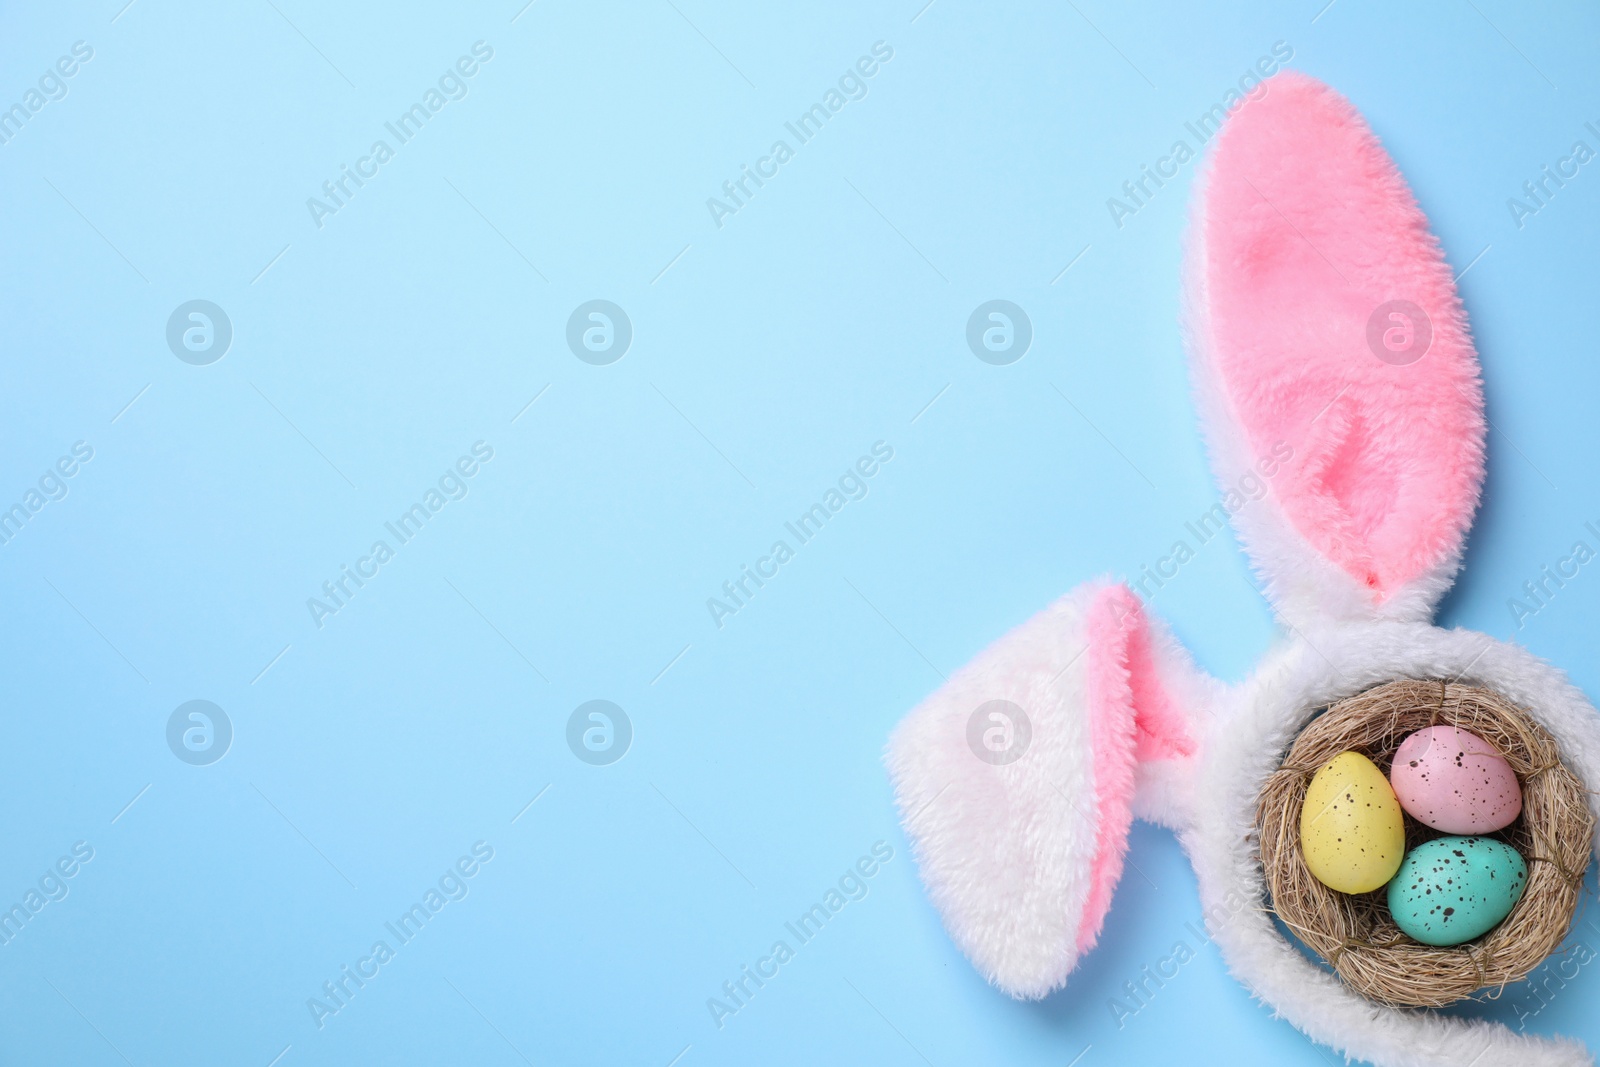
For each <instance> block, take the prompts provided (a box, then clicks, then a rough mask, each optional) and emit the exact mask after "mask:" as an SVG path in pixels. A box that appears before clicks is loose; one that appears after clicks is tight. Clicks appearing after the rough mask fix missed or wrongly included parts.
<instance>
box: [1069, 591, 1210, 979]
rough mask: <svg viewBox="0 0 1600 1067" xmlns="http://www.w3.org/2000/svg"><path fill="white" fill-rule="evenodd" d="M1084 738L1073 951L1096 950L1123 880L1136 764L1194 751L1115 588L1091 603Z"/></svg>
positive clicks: (1133, 611) (1139, 624)
mask: <svg viewBox="0 0 1600 1067" xmlns="http://www.w3.org/2000/svg"><path fill="white" fill-rule="evenodd" d="M1085 623H1086V626H1085V636H1086V638H1087V639H1088V642H1089V645H1088V650H1087V652H1086V653H1085V655H1087V656H1088V658H1089V662H1088V670H1087V673H1088V703H1089V737H1090V743H1091V744H1092V745H1093V747H1094V782H1095V805H1096V810H1097V812H1098V815H1099V819H1098V823H1097V825H1096V827H1095V855H1094V862H1093V865H1092V867H1091V868H1090V875H1089V877H1090V887H1089V897H1088V900H1087V901H1086V902H1085V903H1084V910H1083V916H1082V918H1081V919H1080V920H1079V923H1078V952H1079V954H1080V955H1081V954H1082V953H1084V952H1087V951H1088V950H1089V949H1091V948H1093V947H1094V943H1095V941H1096V940H1098V939H1099V937H1100V930H1101V928H1102V926H1103V925H1104V923H1105V917H1106V912H1107V911H1108V910H1110V908H1111V897H1112V894H1113V893H1114V892H1115V890H1116V887H1117V881H1118V879H1120V878H1121V877H1122V857H1123V854H1124V853H1125V852H1126V851H1127V848H1128V829H1129V827H1130V826H1132V824H1133V790H1134V767H1135V765H1136V764H1137V763H1139V762H1142V761H1145V760H1153V759H1175V758H1181V757H1187V756H1192V755H1193V754H1194V752H1195V743H1194V740H1193V738H1191V737H1190V736H1189V732H1188V728H1187V725H1186V723H1185V721H1184V718H1183V714H1182V712H1181V710H1180V709H1179V708H1178V705H1177V704H1176V702H1174V701H1173V699H1172V697H1171V695H1170V694H1169V693H1168V692H1167V690H1166V688H1165V686H1163V685H1162V684H1161V678H1160V675H1159V673H1158V671H1157V666H1156V660H1155V654H1154V653H1155V650H1154V648H1153V647H1152V643H1151V636H1150V626H1149V621H1148V620H1147V619H1146V618H1145V614H1144V607H1143V605H1142V604H1141V603H1140V602H1139V598H1138V597H1136V596H1134V594H1133V591H1132V590H1130V589H1129V588H1128V587H1127V586H1125V585H1115V586H1111V587H1109V588H1107V589H1106V590H1105V591H1103V592H1102V593H1101V594H1100V595H1099V596H1098V597H1097V598H1096V599H1095V601H1094V603H1093V604H1091V605H1090V607H1089V611H1088V614H1087V618H1086V619H1085Z"/></svg>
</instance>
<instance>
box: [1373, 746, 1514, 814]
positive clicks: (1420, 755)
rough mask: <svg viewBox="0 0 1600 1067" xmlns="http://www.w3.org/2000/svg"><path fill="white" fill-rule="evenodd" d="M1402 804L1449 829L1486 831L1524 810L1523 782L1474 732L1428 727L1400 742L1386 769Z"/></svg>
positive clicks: (1410, 812) (1405, 807) (1406, 810)
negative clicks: (1391, 764)
mask: <svg viewBox="0 0 1600 1067" xmlns="http://www.w3.org/2000/svg"><path fill="white" fill-rule="evenodd" d="M1389 784H1390V785H1392V786H1393V787H1394V795H1395V796H1396V797H1397V798H1399V801H1400V806H1401V807H1402V808H1404V809H1405V812H1406V814H1407V815H1410V816H1411V817H1412V818H1413V819H1416V820H1417V821H1418V822H1422V823H1426V824H1427V825H1429V826H1431V827H1433V828H1434V829H1435V830H1443V831H1444V832H1445V833H1447V834H1487V833H1492V832H1493V831H1495V830H1502V829H1504V828H1505V827H1507V826H1510V825H1511V822H1512V820H1514V819H1515V818H1516V817H1517V815H1518V814H1519V813H1520V812H1521V811H1522V787H1521V786H1520V785H1518V784H1517V776H1516V774H1515V773H1513V772H1512V770H1511V765H1510V764H1509V763H1507V762H1506V761H1505V758H1504V757H1503V756H1501V755H1500V753H1498V752H1496V751H1495V749H1494V746H1493V745H1491V744H1489V742H1487V741H1485V740H1484V739H1483V738H1481V737H1479V736H1478V735H1477V734H1469V733H1468V732H1467V731H1465V730H1462V729H1458V728H1457V727H1454V726H1430V727H1428V728H1427V729H1426V730H1418V731H1417V732H1416V733H1414V734H1412V735H1411V736H1410V737H1407V738H1406V739H1405V740H1404V741H1402V742H1400V748H1399V750H1398V751H1396V752H1395V754H1394V764H1393V766H1391V767H1390V768H1389Z"/></svg>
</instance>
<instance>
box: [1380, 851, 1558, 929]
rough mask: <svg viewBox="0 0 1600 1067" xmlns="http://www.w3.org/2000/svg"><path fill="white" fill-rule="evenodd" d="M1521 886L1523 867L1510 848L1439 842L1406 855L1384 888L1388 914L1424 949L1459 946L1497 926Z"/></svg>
mask: <svg viewBox="0 0 1600 1067" xmlns="http://www.w3.org/2000/svg"><path fill="white" fill-rule="evenodd" d="M1527 886H1528V865H1527V863H1526V862H1524V861H1523V859H1522V857H1521V856H1520V855H1518V854H1517V850H1516V849H1514V848H1512V847H1511V846H1510V845H1507V844H1503V843H1501V842H1499V841H1492V840H1490V839H1489V838H1487V837H1441V838H1438V839H1437V840H1434V841H1429V842H1428V843H1427V844H1423V845H1418V846H1417V847H1416V848H1414V849H1412V850H1411V851H1410V852H1408V853H1406V858H1405V860H1404V861H1403V862H1402V863H1401V864H1400V873H1398V874H1396V875H1395V876H1394V880H1393V881H1391V882H1390V883H1389V914H1390V915H1392V916H1394V921H1395V925H1396V926H1398V927H1400V929H1401V930H1403V931H1405V932H1406V934H1408V935H1409V936H1410V937H1412V938H1413V939H1414V940H1417V941H1421V942H1422V943H1423V944H1424V945H1440V946H1443V945H1459V944H1461V943H1462V942H1463V941H1471V940H1472V939H1473V938H1475V937H1479V936H1482V935H1483V934H1486V933H1488V932H1489V931H1490V930H1492V929H1494V928H1495V926H1497V925H1499V923H1500V921H1501V920H1502V919H1504V918H1505V917H1506V916H1507V915H1509V914H1511V909H1512V908H1514V907H1516V904H1517V901H1519V900H1521V899H1522V891H1523V890H1524V889H1526V888H1527Z"/></svg>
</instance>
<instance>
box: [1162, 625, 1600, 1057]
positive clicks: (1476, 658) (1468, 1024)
mask: <svg viewBox="0 0 1600 1067" xmlns="http://www.w3.org/2000/svg"><path fill="white" fill-rule="evenodd" d="M1395 678H1452V679H1460V680H1461V681H1464V682H1469V683H1476V684H1482V685H1486V686H1490V687H1492V688H1494V689H1497V690H1499V691H1500V692H1502V693H1504V694H1506V695H1507V696H1509V697H1511V698H1512V699H1513V700H1515V701H1517V703H1519V704H1521V705H1522V706H1523V707H1526V708H1528V709H1529V710H1530V713H1531V714H1533V715H1534V717H1535V718H1537V719H1538V720H1539V721H1540V722H1541V723H1542V724H1543V725H1544V726H1545V727H1546V728H1547V729H1548V730H1549V731H1550V732H1551V734H1553V735H1554V736H1555V737H1557V738H1558V739H1560V742H1561V752H1562V757H1563V759H1564V760H1565V761H1566V762H1567V763H1568V765H1569V766H1571V767H1572V769H1573V770H1574V771H1575V772H1576V773H1577V774H1578V775H1579V776H1580V777H1581V778H1582V779H1583V780H1584V781H1587V782H1597V781H1600V717H1597V716H1596V713H1595V710H1594V708H1593V707H1592V706H1591V705H1590V704H1589V702H1588V700H1587V699H1586V698H1585V697H1584V695H1583V694H1582V693H1581V692H1580V691H1579V690H1578V689H1576V688H1575V687H1574V686H1572V685H1571V683H1569V682H1568V681H1567V680H1566V678H1565V677H1564V676H1563V675H1562V674H1561V673H1560V672H1559V671H1557V670H1555V669H1554V668H1552V667H1550V666H1548V665H1546V664H1544V663H1542V662H1540V661H1539V660H1538V659H1536V658H1535V657H1533V656H1532V655H1531V654H1529V653H1528V652H1526V651H1524V650H1523V649H1520V648H1518V647H1516V646H1514V645H1508V644H1504V643H1502V642H1499V641H1495V640H1494V639H1492V638H1490V637H1487V636H1485V635H1484V634H1480V633H1473V632H1471V631H1466V630H1441V629H1439V628H1437V627H1434V626H1429V625H1426V624H1407V623H1365V624H1348V625H1344V624H1324V625H1322V626H1320V627H1315V628H1313V629H1310V630H1308V631H1307V632H1306V634H1305V635H1304V636H1295V637H1293V638H1291V639H1290V640H1289V641H1288V642H1287V643H1286V644H1285V645H1283V646H1282V647H1281V648H1280V649H1278V650H1277V651H1276V652H1275V653H1274V654H1273V655H1272V656H1270V657H1269V658H1268V660H1267V662H1266V664H1265V665H1264V666H1263V667H1262V668H1261V669H1260V670H1259V671H1258V672H1257V673H1256V675H1255V676H1254V677H1253V678H1252V679H1250V680H1249V681H1248V682H1246V683H1244V684H1243V685H1241V686H1239V687H1237V688H1235V689H1232V690H1229V691H1228V692H1226V693H1224V694H1223V696H1222V701H1223V706H1222V707H1221V708H1220V709H1219V714H1218V716H1217V719H1216V722H1215V725H1214V728H1213V729H1212V730H1211V731H1210V733H1209V734H1208V736H1207V738H1206V743H1205V748H1204V750H1203V756H1202V759H1201V766H1200V772H1199V779H1198V781H1197V791H1196V793H1195V794H1194V795H1193V796H1192V798H1191V804H1192V810H1193V812H1194V821H1193V824H1192V828H1191V829H1189V830H1186V831H1183V832H1182V833H1180V835H1179V836H1180V840H1181V841H1182V843H1183V845H1184V848H1185V849H1186V850H1187V851H1188V853H1189V857H1190V860H1191V862H1193V864H1194V868H1195V871H1196V873H1197V875H1198V878H1199V885H1200V899H1201V904H1202V906H1203V908H1204V909H1205V911H1206V913H1207V915H1208V916H1226V918H1224V919H1222V921H1219V922H1216V923H1214V924H1212V923H1208V925H1210V926H1211V927H1212V929H1211V933H1212V935H1213V937H1214V938H1215V939H1216V942H1217V945H1218V947H1219V948H1220V949H1221V951H1222V954H1223V957H1224V959H1226V960H1227V962H1228V966H1229V968H1230V969H1231V970H1232V971H1233V973H1234V975H1235V977H1237V978H1238V979H1239V980H1240V981H1241V982H1243V983H1244V984H1245V985H1246V986H1248V987H1249V988H1250V990H1251V991H1252V992H1253V993H1254V994H1255V995H1256V996H1257V997H1258V998H1260V999H1261V1000H1262V1001H1263V1002H1265V1003H1266V1004H1268V1005H1269V1006H1271V1007H1272V1008H1274V1009H1275V1010H1276V1011H1277V1013H1278V1014H1279V1015H1280V1016H1282V1017H1283V1018H1285V1019H1287V1020H1288V1021H1289V1022H1291V1023H1292V1024H1294V1026H1295V1027H1297V1028H1298V1029H1300V1030H1301V1031H1302V1032H1304V1033H1305V1034H1306V1035H1307V1036H1308V1037H1310V1038H1312V1039H1313V1040H1315V1041H1317V1042H1319V1043H1321V1044H1325V1045H1328V1046H1330V1047H1332V1048H1335V1049H1338V1050H1340V1051H1341V1052H1343V1053H1345V1054H1346V1055H1347V1056H1349V1057H1353V1058H1355V1059H1361V1060H1368V1061H1371V1062H1373V1063H1376V1064H1381V1065H1383V1067H1461V1065H1464V1064H1473V1065H1474V1067H1578V1065H1581V1064H1591V1063H1592V1062H1593V1060H1592V1059H1591V1058H1590V1056H1589V1053H1588V1052H1587V1051H1586V1050H1585V1048H1584V1047H1583V1045H1581V1044H1580V1043H1577V1042H1574V1041H1566V1040H1548V1039H1543V1038H1537V1037H1532V1036H1528V1035H1524V1034H1519V1033H1515V1032H1513V1031H1511V1030H1509V1029H1507V1028H1506V1027H1504V1026H1502V1025H1500V1024H1499V1023H1491V1022H1485V1021H1479V1020H1467V1019H1460V1018H1454V1017H1448V1016H1443V1015H1439V1014H1437V1013H1434V1012H1427V1011H1413V1010H1407V1009H1400V1008H1388V1007H1383V1006H1380V1005H1377V1004H1375V1003H1373V1002H1372V1001H1369V1000H1367V999H1365V998H1364V997H1362V996H1361V995H1360V994H1358V993H1356V992H1355V991H1354V990H1352V989H1351V988H1350V987H1348V986H1346V985H1345V984H1344V983H1343V982H1342V981H1340V980H1339V979H1338V978H1337V977H1335V976H1334V975H1332V974H1329V973H1327V972H1326V971H1323V970H1322V969H1320V968H1318V967H1317V966H1315V965H1314V964H1312V963H1311V962H1310V961H1309V960H1307V959H1306V958H1305V957H1304V956H1302V955H1301V954H1300V953H1299V952H1298V951H1297V950H1296V949H1295V948H1294V947H1293V946H1292V945H1290V944H1289V943H1288V942H1287V941H1286V940H1285V939H1284V938H1283V936H1282V935H1281V934H1279V932H1278V931H1277V929H1276V927H1275V926H1274V925H1273V923H1272V920H1271V918H1270V916H1269V915H1268V913H1267V912H1266V911H1265V910H1264V909H1263V908H1261V907H1260V906H1259V902H1260V901H1261V900H1263V899H1264V898H1265V895H1266V883H1265V879H1264V878H1263V875H1262V871H1261V861H1260V857H1259V854H1258V853H1257V844H1256V840H1255V833H1254V827H1255V805H1256V798H1257V797H1258V796H1259V795H1260V791H1261V788H1262V786H1263V785H1264V784H1265V782H1266V779H1267V777H1268V776H1269V775H1270V774H1271V773H1272V772H1273V771H1274V770H1275V769H1276V768H1277V765H1278V762H1279V759H1280V757H1281V754H1282V753H1283V752H1284V751H1285V749H1286V748H1287V747H1288V746H1289V744H1290V743H1291V742H1292V741H1293V739H1294V737H1295V735H1296V734H1298V733H1299V731H1300V730H1301V729H1302V728H1303V727H1304V726H1305V724H1306V723H1307V722H1308V721H1309V719H1310V716H1311V714H1312V712H1314V711H1315V709H1317V708H1318V707H1325V706H1327V704H1329V703H1330V702H1332V701H1335V700H1338V699H1341V698H1342V697H1345V696H1349V695H1351V694H1353V693H1357V692H1360V691H1361V690H1363V689H1367V688H1369V687H1371V686H1373V685H1377V684H1380V683H1382V682H1386V681H1390V680H1393V679H1395ZM1590 804H1591V805H1593V806H1594V807H1595V810H1596V813H1597V815H1600V798H1597V797H1596V796H1595V795H1594V794H1591V796H1590ZM1240 900H1243V901H1246V902H1248V906H1243V907H1240V906H1239V901H1240Z"/></svg>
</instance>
